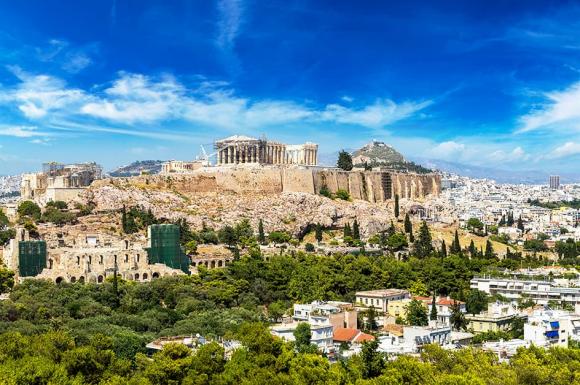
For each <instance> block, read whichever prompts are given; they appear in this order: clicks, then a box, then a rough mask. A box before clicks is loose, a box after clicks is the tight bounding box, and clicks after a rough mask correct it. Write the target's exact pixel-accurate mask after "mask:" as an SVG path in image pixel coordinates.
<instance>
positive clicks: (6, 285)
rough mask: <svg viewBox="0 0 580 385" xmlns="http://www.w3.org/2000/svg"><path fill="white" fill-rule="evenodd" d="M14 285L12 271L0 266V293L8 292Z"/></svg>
mask: <svg viewBox="0 0 580 385" xmlns="http://www.w3.org/2000/svg"><path fill="white" fill-rule="evenodd" d="M13 286H14V272H13V271H11V270H8V269H6V268H4V267H0V294H2V293H7V292H9V291H10V290H11V289H12V287H13Z"/></svg>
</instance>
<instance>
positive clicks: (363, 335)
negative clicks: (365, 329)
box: [354, 332, 375, 343]
mask: <svg viewBox="0 0 580 385" xmlns="http://www.w3.org/2000/svg"><path fill="white" fill-rule="evenodd" d="M374 340H375V336H372V335H370V334H366V333H362V332H361V333H360V334H359V335H358V336H356V337H355V339H354V342H359V343H362V342H368V341H374Z"/></svg>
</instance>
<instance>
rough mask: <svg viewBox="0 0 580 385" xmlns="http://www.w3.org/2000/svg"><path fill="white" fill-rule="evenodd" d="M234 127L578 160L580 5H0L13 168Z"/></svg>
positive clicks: (325, 143) (176, 149)
mask: <svg viewBox="0 0 580 385" xmlns="http://www.w3.org/2000/svg"><path fill="white" fill-rule="evenodd" d="M435 3H437V4H435ZM234 133H238V134H246V135H254V136H260V135H262V134H265V135H267V136H268V137H270V138H273V139H278V140H282V141H286V142H288V143H300V142H304V141H307V140H311V141H315V142H318V143H319V144H320V151H321V152H322V153H325V152H326V153H331V152H333V151H336V150H337V149H340V148H355V147H357V146H360V145H362V144H364V143H366V142H368V141H370V140H371V139H377V140H383V141H385V142H387V143H390V144H392V145H394V146H395V147H396V148H398V149H399V150H401V151H402V152H403V153H404V154H405V155H406V156H408V157H411V158H416V157H421V158H430V159H442V160H447V161H454V162H460V163H465V164H471V165H481V166H490V167H496V168H503V169H517V170H522V169H538V170H544V171H548V172H565V171H570V170H576V169H578V168H579V165H580V3H577V2H564V1H554V2H550V1H538V2H535V1H526V2H522V1H512V2H509V1H481V2H478V1H467V2H466V1H461V2H460V1H455V2H445V1H442V2H432V1H425V2H412V1H405V2H389V1H365V2H354V1H348V2H347V1H337V0H334V1H321V0H317V1H292V0H284V1H267V2H264V1H260V2H259V1H250V0H219V1H207V0H205V1H146V0H139V1H137V0H131V1H128V0H116V1H115V0H99V1H92V2H90V1H82V2H79V1H49V0H43V1H32V0H28V1H12V2H2V4H1V5H0V174H10V173H16V172H22V171H30V170H35V169H38V168H39V167H40V163H42V162H44V161H49V160H55V161H62V162H80V161H89V160H96V161H98V162H100V163H102V164H103V165H104V166H105V168H106V169H111V168H113V167H115V166H118V165H122V164H126V163H128V162H130V161H132V160H136V159H192V158H193V157H194V156H195V155H196V154H198V153H199V145H200V144H204V145H206V146H208V145H210V144H211V143H212V142H213V140H215V139H217V138H220V137H223V136H227V135H231V134H234Z"/></svg>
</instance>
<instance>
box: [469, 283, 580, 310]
mask: <svg viewBox="0 0 580 385" xmlns="http://www.w3.org/2000/svg"><path fill="white" fill-rule="evenodd" d="M470 287H471V288H472V289H478V290H481V291H483V292H486V293H488V294H501V295H502V296H504V297H506V298H508V299H510V300H512V301H514V302H515V301H517V300H518V299H520V298H522V296H527V297H529V298H531V299H532V300H533V301H534V302H536V303H537V304H540V305H547V304H548V301H551V300H553V301H558V302H563V303H567V304H570V305H576V304H577V303H580V287H577V286H576V287H560V286H556V284H555V282H550V281H534V280H520V279H509V278H481V277H479V278H478V277H476V278H473V279H472V280H471V282H470Z"/></svg>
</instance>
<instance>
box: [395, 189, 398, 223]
mask: <svg viewBox="0 0 580 385" xmlns="http://www.w3.org/2000/svg"><path fill="white" fill-rule="evenodd" d="M395 218H397V219H399V194H395Z"/></svg>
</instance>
